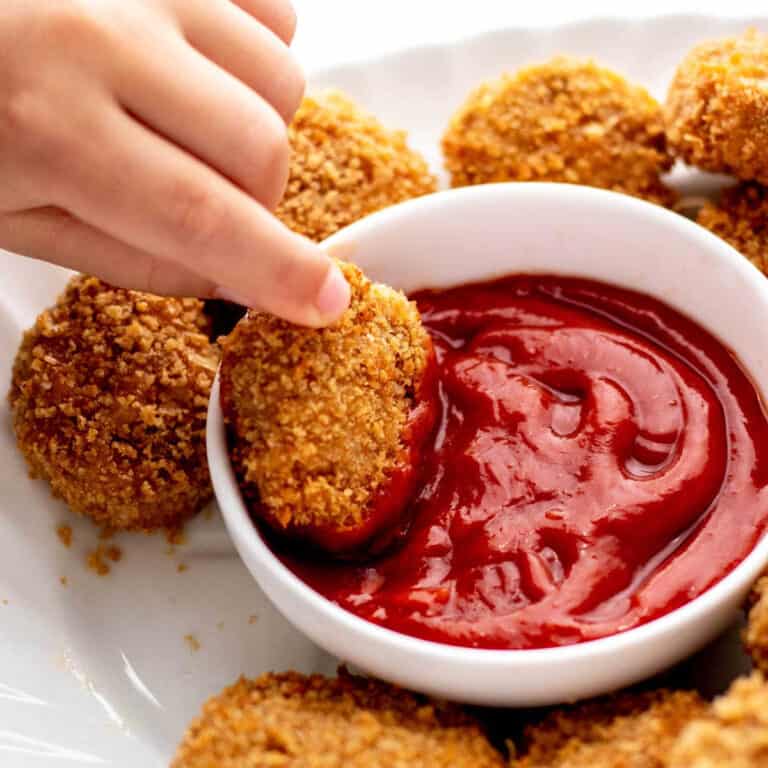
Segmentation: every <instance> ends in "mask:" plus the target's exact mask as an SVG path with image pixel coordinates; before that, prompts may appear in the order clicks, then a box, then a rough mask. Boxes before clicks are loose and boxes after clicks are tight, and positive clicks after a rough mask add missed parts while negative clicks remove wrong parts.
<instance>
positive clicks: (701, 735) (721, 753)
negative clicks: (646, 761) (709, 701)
mask: <svg viewBox="0 0 768 768" xmlns="http://www.w3.org/2000/svg"><path fill="white" fill-rule="evenodd" d="M766 765H768V684H766V682H765V680H764V678H763V676H762V675H761V674H760V673H759V672H755V673H753V674H752V675H751V676H749V677H742V678H739V679H738V680H736V681H735V682H734V683H733V684H732V685H731V687H730V689H729V690H728V692H727V693H726V694H725V695H724V696H721V697H720V698H718V699H716V700H715V702H714V703H713V705H712V711H711V714H710V716H709V717H704V718H701V719H697V720H694V721H693V722H692V723H690V725H688V726H687V727H686V728H685V730H684V731H683V732H682V733H681V734H680V738H679V739H678V740H677V743H676V744H675V745H674V747H673V749H672V752H671V754H670V757H669V761H668V766H667V768H761V767H762V766H766Z"/></svg>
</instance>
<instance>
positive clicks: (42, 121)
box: [0, 88, 66, 167]
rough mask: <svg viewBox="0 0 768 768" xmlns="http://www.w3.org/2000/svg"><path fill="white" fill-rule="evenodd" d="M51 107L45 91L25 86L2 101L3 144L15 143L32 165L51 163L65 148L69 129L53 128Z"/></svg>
mask: <svg viewBox="0 0 768 768" xmlns="http://www.w3.org/2000/svg"><path fill="white" fill-rule="evenodd" d="M52 122H55V121H52V119H51V115H50V107H49V105H48V103H47V99H46V98H45V95H44V94H41V93H39V92H38V91H37V90H36V89H31V88H30V89H27V88H22V89H19V90H17V91H15V92H13V93H10V94H8V95H7V96H6V97H5V98H4V99H3V100H2V102H1V103H0V137H2V141H1V142H0V145H2V146H5V147H9V148H10V147H12V148H13V152H14V154H16V155H17V157H19V159H23V160H24V162H25V163H26V164H28V165H32V166H33V167H34V166H37V165H40V164H51V163H53V162H54V161H55V160H56V159H57V158H58V157H59V156H60V153H61V152H62V151H63V150H64V147H63V143H64V136H65V135H66V132H64V131H55V130H51V123H52Z"/></svg>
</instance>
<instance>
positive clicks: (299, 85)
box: [0, 0, 349, 325]
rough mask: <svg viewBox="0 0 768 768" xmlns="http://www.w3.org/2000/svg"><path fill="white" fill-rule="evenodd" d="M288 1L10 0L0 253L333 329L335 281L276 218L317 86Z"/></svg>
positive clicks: (2, 44)
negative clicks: (300, 121)
mask: <svg viewBox="0 0 768 768" xmlns="http://www.w3.org/2000/svg"><path fill="white" fill-rule="evenodd" d="M293 29H294V16H293V11H292V10H291V7H290V5H289V4H288V2H287V0H237V1H236V2H235V1H233V0H1V2H0V247H4V248H7V249H9V250H12V251H16V252H18V253H22V254H26V255H28V256H32V257H35V258H39V259H45V260H47V261H52V262H56V263H58V264H62V265H65V266H68V267H71V268H73V269H77V270H80V271H82V272H87V273H89V274H93V275H97V276H99V277H102V278H104V279H105V280H108V281H110V282H112V283H116V284H118V285H122V286H127V287H132V288H140V289H143V290H147V291H151V292H155V293H173V294H181V295H194V296H219V297H222V298H229V299H233V300H236V301H239V302H240V303H242V304H248V305H250V306H255V307H258V308H261V309H264V310H267V311H270V312H273V313H275V314H277V315H280V316H282V317H285V318H286V319H289V320H293V321H294V322H298V323H303V324H308V325H321V324H325V323H327V322H330V321H331V320H333V319H335V317H336V316H338V315H339V314H340V313H341V312H342V311H343V310H344V309H345V307H346V305H347V302H348V300H349V290H348V287H347V285H346V282H345V281H344V279H343V277H342V276H341V273H340V272H339V270H338V268H337V267H336V266H335V265H333V264H332V262H331V261H330V260H329V259H328V258H327V257H326V256H325V255H324V254H323V253H322V252H321V251H320V250H319V249H318V248H317V246H315V245H314V244H312V243H310V242H309V241H307V240H305V239H303V238H300V237H298V236H297V235H295V234H293V233H292V232H290V231H289V230H288V229H287V228H285V227H284V226H282V225H281V224H280V223H279V222H278V221H277V220H276V219H275V218H273V217H272V215H271V214H270V213H268V210H267V209H269V208H272V207H274V206H275V205H276V204H277V202H278V200H279V199H280V196H281V195H282V193H283V189H284V187H285V182H286V177H287V167H288V142H287V135H286V125H285V123H286V121H288V120H290V118H291V116H292V115H293V112H294V110H295V109H296V107H297V106H298V104H299V101H300V99H301V96H302V93H303V89H304V79H303V75H302V73H301V70H300V69H299V67H298V65H297V64H296V62H295V61H294V59H293V57H292V55H291V53H290V51H289V49H288V47H287V44H288V43H289V42H290V40H291V36H292V34H293Z"/></svg>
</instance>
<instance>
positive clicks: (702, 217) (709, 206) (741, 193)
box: [697, 182, 768, 274]
mask: <svg viewBox="0 0 768 768" xmlns="http://www.w3.org/2000/svg"><path fill="white" fill-rule="evenodd" d="M697 221H698V223H699V224H701V225H702V226H703V227H706V228H707V229H709V230H711V231H712V232H714V233H715V234H716V235H717V236H718V237H722V238H723V240H725V241H726V242H727V243H729V244H730V245H732V246H733V247H734V248H735V249H736V250H737V251H739V252H740V253H742V254H743V255H744V256H746V257H747V258H748V259H749V260H750V261H751V262H752V263H753V264H754V265H755V266H756V267H757V268H758V269H759V270H760V271H762V272H764V273H766V274H768V193H767V190H766V188H765V187H762V186H761V185H760V184H757V183H755V182H742V183H741V184H737V185H736V186H735V187H731V188H729V189H726V190H724V191H723V193H722V195H721V196H720V202H719V203H711V202H710V203H705V205H704V206H703V207H702V208H701V210H700V211H699V215H698V218H697Z"/></svg>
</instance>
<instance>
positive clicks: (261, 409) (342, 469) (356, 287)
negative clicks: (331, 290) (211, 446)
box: [221, 262, 431, 532]
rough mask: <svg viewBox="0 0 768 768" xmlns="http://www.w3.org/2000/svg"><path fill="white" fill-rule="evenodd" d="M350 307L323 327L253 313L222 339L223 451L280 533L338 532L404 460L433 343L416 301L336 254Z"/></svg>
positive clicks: (360, 516)
mask: <svg viewBox="0 0 768 768" xmlns="http://www.w3.org/2000/svg"><path fill="white" fill-rule="evenodd" d="M339 265H340V267H341V269H342V270H343V272H344V274H345V276H346V278H347V280H348V281H349V283H350V286H351V290H352V300H351V304H350V307H349V309H348V310H347V311H346V312H345V313H344V314H343V315H342V317H341V319H340V320H339V321H338V322H337V323H335V324H334V325H332V326H330V327H328V328H322V329H310V328H303V327H299V326H296V325H292V324H291V323H288V322H286V321H284V320H280V319H278V318H276V317H273V316H271V315H267V314H264V313H259V312H254V311H251V312H249V313H248V316H247V317H246V318H245V319H244V320H242V321H241V322H240V323H239V324H238V326H237V328H235V330H234V331H233V332H232V333H231V334H230V335H229V336H228V337H227V338H226V339H224V340H223V342H222V346H223V357H222V367H221V399H222V408H223V411H224V416H225V421H226V423H227V425H228V428H229V430H230V434H231V436H232V447H231V455H232V459H233V464H234V466H235V469H236V472H237V474H238V478H239V481H240V486H241V488H242V489H243V492H244V495H245V496H246V498H247V499H248V500H249V502H250V503H251V505H252V508H253V509H254V510H255V511H257V512H258V514H260V515H261V516H263V517H264V518H265V519H267V520H268V521H269V522H270V523H272V524H273V525H275V526H276V527H278V528H280V529H281V530H291V531H299V530H301V531H302V532H306V531H307V530H310V531H311V529H312V528H313V526H332V527H334V528H337V529H339V530H348V529H350V528H353V527H355V526H357V525H359V524H360V523H361V522H363V521H364V519H365V516H366V514H367V506H368V504H369V502H370V501H371V499H372V498H373V496H374V494H375V493H376V491H377V490H378V489H379V488H380V487H381V486H382V484H383V483H384V482H385V480H386V478H387V477H388V475H389V473H391V472H392V471H394V470H395V469H396V468H397V467H398V466H399V465H400V462H402V461H403V457H404V454H405V450H406V448H405V446H404V430H405V427H406V423H407V420H408V417H409V415H410V413H411V410H412V407H413V405H414V398H415V397H416V394H417V392H418V388H419V386H420V383H421V377H422V374H423V373H424V370H425V367H426V365H427V362H428V359H429V355H430V349H431V341H430V339H429V336H428V335H427V332H426V331H425V330H424V328H423V326H422V325H421V320H420V317H419V313H418V310H417V309H416V306H415V304H413V303H412V302H409V301H408V300H407V299H406V297H405V296H404V295H403V294H402V293H400V292H398V291H395V290H394V289H391V288H388V287H385V286H382V285H379V284H375V283H372V282H371V281H370V280H368V279H367V278H366V277H365V276H364V275H363V274H362V272H361V271H360V270H359V269H358V268H357V267H355V266H353V265H351V264H348V263H344V262H339Z"/></svg>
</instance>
